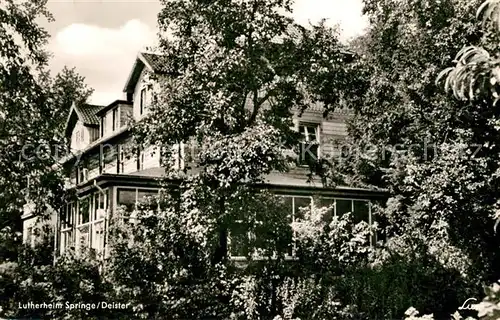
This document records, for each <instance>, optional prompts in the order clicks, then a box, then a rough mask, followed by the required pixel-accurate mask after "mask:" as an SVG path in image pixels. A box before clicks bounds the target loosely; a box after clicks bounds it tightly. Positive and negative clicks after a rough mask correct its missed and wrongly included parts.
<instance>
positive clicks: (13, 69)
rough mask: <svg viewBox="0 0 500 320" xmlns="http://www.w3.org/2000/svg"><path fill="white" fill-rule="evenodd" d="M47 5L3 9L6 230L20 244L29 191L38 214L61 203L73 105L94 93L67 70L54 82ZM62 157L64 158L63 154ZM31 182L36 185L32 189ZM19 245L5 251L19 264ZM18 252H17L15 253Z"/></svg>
mask: <svg viewBox="0 0 500 320" xmlns="http://www.w3.org/2000/svg"><path fill="white" fill-rule="evenodd" d="M45 4H46V1H45V0H36V1H13V0H8V1H5V2H3V3H2V5H1V6H0V22H1V23H2V26H1V27H0V33H1V35H0V41H1V43H2V48H1V49H0V145H1V148H2V150H4V152H3V153H2V156H0V167H1V169H0V176H1V178H0V186H1V189H2V191H1V193H0V208H1V209H0V210H1V211H0V230H2V231H1V232H5V234H6V237H7V238H8V239H10V240H9V241H14V242H15V243H19V240H20V236H19V234H16V232H19V231H20V230H21V228H22V227H21V220H20V216H21V214H22V209H23V208H22V206H23V204H25V201H26V199H25V197H23V196H22V195H25V196H27V195H28V193H27V192H26V190H28V189H29V196H30V198H31V199H30V200H31V201H33V202H34V203H35V204H36V205H35V209H36V211H37V213H38V214H42V213H44V212H45V211H46V209H47V208H48V207H49V206H52V207H57V204H58V202H59V201H60V200H61V196H60V192H61V183H60V182H61V179H60V176H59V173H58V172H57V171H55V170H52V169H51V168H52V166H53V165H54V164H55V163H57V161H58V160H59V159H56V158H57V156H58V152H57V151H58V150H59V148H60V145H61V144H62V143H64V141H62V140H61V128H62V127H63V126H64V123H65V120H66V118H67V115H68V112H69V109H70V107H71V103H72V102H73V101H77V102H80V103H81V102H84V101H85V100H86V99H87V98H88V97H89V95H90V94H91V93H92V90H91V89H89V88H88V87H87V86H86V85H85V84H84V78H82V77H81V76H79V75H78V74H77V73H76V71H75V69H68V68H65V69H63V70H62V72H61V73H59V74H58V75H57V76H56V77H55V78H54V79H53V78H51V77H50V74H49V72H48V71H47V70H46V67H47V61H48V57H49V55H48V52H46V51H45V47H44V46H45V45H46V43H47V39H48V33H47V32H46V31H45V30H44V29H43V28H42V27H40V26H39V25H38V24H37V19H38V18H47V19H48V20H52V16H51V15H50V13H49V12H48V11H47V10H46V8H45ZM59 156H61V154H60V153H59ZM28 181H29V183H30V185H28ZM15 248H16V245H13V246H12V245H9V246H5V247H4V248H2V256H3V257H4V258H5V259H10V260H12V259H15V256H16V252H15ZM12 250H13V251H12Z"/></svg>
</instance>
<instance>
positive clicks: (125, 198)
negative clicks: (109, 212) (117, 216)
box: [116, 189, 136, 213]
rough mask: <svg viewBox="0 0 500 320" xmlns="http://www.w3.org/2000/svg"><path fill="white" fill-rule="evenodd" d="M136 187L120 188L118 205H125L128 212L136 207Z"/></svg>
mask: <svg viewBox="0 0 500 320" xmlns="http://www.w3.org/2000/svg"><path fill="white" fill-rule="evenodd" d="M135 202H136V189H118V199H117V202H116V204H117V206H118V207H119V208H120V207H123V208H124V209H125V212H126V213H131V212H132V211H134V209H135Z"/></svg>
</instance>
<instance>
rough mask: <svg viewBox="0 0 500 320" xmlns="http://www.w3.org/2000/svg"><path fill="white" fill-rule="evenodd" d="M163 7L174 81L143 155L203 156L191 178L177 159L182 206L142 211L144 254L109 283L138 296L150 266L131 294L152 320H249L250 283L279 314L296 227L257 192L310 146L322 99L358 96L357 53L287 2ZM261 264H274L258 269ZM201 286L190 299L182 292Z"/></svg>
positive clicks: (167, 69)
mask: <svg viewBox="0 0 500 320" xmlns="http://www.w3.org/2000/svg"><path fill="white" fill-rule="evenodd" d="M162 3H163V6H164V7H163V9H162V10H161V12H160V14H159V16H158V20H159V25H160V34H168V36H163V37H161V38H160V46H159V53H160V54H161V55H162V58H161V59H162V63H164V66H163V70H162V71H163V72H164V73H165V74H166V75H164V76H158V75H153V74H149V75H148V77H149V79H150V81H151V82H150V86H151V88H152V89H153V104H152V105H151V107H150V108H149V109H148V113H146V115H145V117H144V118H143V119H142V120H141V122H139V123H137V126H136V127H135V136H136V138H137V143H138V147H147V146H152V145H153V146H166V147H165V148H163V150H162V155H163V159H175V158H176V154H175V153H174V151H172V149H171V148H170V147H171V146H174V145H178V144H180V143H183V144H185V145H186V146H187V152H186V154H188V155H189V154H191V152H192V151H193V149H194V148H196V149H197V150H199V152H193V153H194V154H195V156H196V161H191V165H192V167H187V168H185V170H184V172H179V171H177V168H176V167H175V161H168V160H167V161H166V162H165V163H164V164H163V165H164V166H165V167H166V168H167V177H166V178H167V180H166V182H172V181H176V182H178V184H179V186H178V188H174V190H170V191H168V190H169V189H168V188H167V189H166V190H167V191H168V192H167V193H169V194H170V197H171V198H172V199H173V200H168V201H167V205H164V206H161V209H160V211H159V212H158V214H157V216H158V217H148V213H150V211H148V210H145V211H140V212H139V214H138V217H139V219H140V220H139V221H140V222H139V226H138V229H134V232H133V236H132V239H133V240H135V242H134V243H141V244H143V245H141V246H139V247H137V249H135V248H134V247H132V246H129V245H127V243H128V242H125V244H116V245H115V250H118V251H117V253H116V254H114V257H115V259H116V260H114V262H113V263H112V265H114V266H116V267H112V268H113V270H112V271H110V272H111V273H110V274H111V276H112V278H113V279H114V281H116V282H117V283H120V284H121V285H123V286H125V287H127V285H129V284H127V282H129V281H130V279H128V278H127V277H126V274H130V273H129V272H130V271H132V270H134V269H133V268H136V267H137V266H143V265H146V266H148V267H147V268H148V270H150V271H151V272H150V273H148V276H147V279H144V281H141V283H140V284H137V287H138V288H141V290H135V291H134V290H133V289H131V288H129V290H125V291H124V292H126V293H125V294H126V296H128V297H129V296H132V297H133V299H134V300H137V299H139V301H141V305H144V306H145V307H146V304H145V303H144V302H145V301H151V302H153V303H148V304H147V306H148V309H147V310H146V309H145V313H146V314H147V315H148V316H150V317H151V316H155V315H157V314H164V312H165V310H169V314H175V315H176V316H178V317H181V318H182V317H192V318H197V317H200V316H205V317H207V316H210V317H216V318H219V317H223V318H225V317H229V316H231V312H232V311H234V313H235V315H234V316H235V317H240V316H242V315H244V314H245V313H246V311H244V310H240V309H238V308H236V307H235V309H234V310H231V308H230V307H228V306H231V305H233V304H232V303H233V302H234V303H236V304H238V303H237V302H236V301H240V300H239V298H238V292H240V291H244V290H243V289H242V288H243V287H245V283H246V281H249V282H251V283H255V284H256V286H257V287H258V288H260V289H259V290H257V291H256V292H258V293H260V294H261V296H260V298H259V299H258V301H257V302H256V304H255V305H254V307H255V308H256V309H255V310H256V311H255V312H257V314H259V315H260V316H262V317H271V316H274V315H277V314H278V313H279V312H280V311H279V306H278V305H279V303H278V301H277V300H278V297H277V296H276V288H277V286H278V284H277V282H279V281H281V280H282V278H283V275H282V274H281V273H280V272H281V271H280V270H281V269H282V268H286V267H285V266H286V264H285V263H283V261H284V259H285V256H286V253H287V251H288V242H289V241H290V240H291V230H290V227H289V226H288V227H287V219H286V218H285V216H284V213H283V210H280V209H279V208H280V206H281V207H282V206H283V204H281V203H280V202H279V201H277V200H276V199H274V198H273V197H270V196H266V194H265V193H261V192H259V191H258V188H257V189H255V187H256V186H258V184H259V183H260V182H262V181H263V178H264V177H265V175H266V174H268V173H270V172H273V171H278V172H285V171H286V170H287V169H288V168H289V166H290V165H291V164H292V160H291V159H290V158H289V157H287V156H286V152H285V151H287V150H288V149H293V148H294V147H295V146H296V145H298V141H299V140H298V139H299V135H298V133H297V132H295V131H294V130H293V128H292V127H293V124H292V115H293V114H294V113H296V114H298V113H300V112H302V111H303V110H304V109H305V108H307V107H308V106H309V105H310V104H311V103H316V102H318V103H323V104H324V105H325V106H326V108H328V109H333V107H334V106H337V107H342V103H343V99H344V95H345V94H346V92H347V91H348V90H351V89H352V91H355V89H356V88H357V86H356V85H355V82H354V81H357V79H358V78H357V77H355V76H354V75H353V74H352V73H353V72H355V71H356V64H355V63H354V54H353V53H352V52H349V51H348V50H347V48H346V47H345V46H344V45H342V44H341V43H340V42H339V41H338V37H337V33H336V31H335V30H333V29H329V28H327V27H326V26H325V25H324V24H319V25H317V26H311V27H309V28H304V27H301V26H299V25H297V24H296V23H294V22H293V20H292V19H291V18H289V17H288V16H287V15H286V13H289V12H290V6H291V2H290V1H287V0H284V1H283V0H277V1H275V0H265V1H264V0H251V1H218V0H217V1H210V2H206V1H199V0H193V1H178V0H173V1H163V2H162ZM353 88H354V89H353ZM186 162H187V163H188V162H189V161H188V160H187V159H186ZM315 165H316V164H314V163H312V164H311V166H312V167H314V166H315ZM174 179H175V180H174ZM160 204H162V202H160ZM168 204H170V205H168ZM274 208H275V209H274ZM141 212H142V213H141ZM142 224H144V225H142ZM238 234H239V239H238V240H241V241H243V243H245V242H246V243H245V247H246V249H244V250H246V252H245V253H244V254H245V255H246V256H247V258H248V264H246V267H244V268H243V271H242V270H241V268H236V266H235V265H234V263H233V262H232V261H231V260H230V259H229V256H230V254H231V253H230V251H231V249H230V246H231V244H230V242H229V238H230V237H229V236H230V235H232V236H231V238H232V239H235V237H236V235H238ZM247 234H251V235H253V236H252V237H250V239H247V238H246V237H245V235H247ZM252 239H253V240H252ZM158 241H160V242H159V243H158ZM233 244H234V242H233ZM140 249H141V250H140ZM188 249H189V250H188ZM233 250H234V248H233ZM172 252H173V253H172ZM256 255H257V256H260V257H262V258H263V260H260V259H258V260H255V261H253V259H252V258H253V257H254V256H256ZM159 266H161V267H162V269H160V270H157V268H159ZM167 269H168V270H170V271H169V272H165V271H164V270H167ZM181 271H182V272H181ZM195 271H196V272H195ZM242 274H243V275H248V277H244V276H243V275H242ZM197 275H200V277H201V278H199V277H198V276H197ZM252 275H260V276H259V277H258V278H257V279H255V278H252ZM121 277H124V278H123V279H122V281H120V278H121ZM193 282H194V283H196V284H197V285H195V286H194V288H195V289H192V290H193V291H192V294H191V293H189V292H188V291H187V289H184V288H183V286H184V285H185V284H186V283H191V284H192V283H193ZM238 288H239V289H238ZM148 292H149V293H148ZM150 293H151V294H150ZM233 294H236V296H237V297H234V296H233ZM242 294H243V293H242ZM167 296H169V297H173V301H170V300H166V299H165V297H167ZM188 306H189V307H188ZM233 306H234V305H233ZM195 307H199V309H196V310H193V308H195ZM186 308H187V309H186ZM161 310H163V312H162V311H161ZM236 310H238V311H242V314H240V313H239V312H237V311H236ZM252 312H253V311H252ZM252 314H253V313H252ZM236 315H238V316H236Z"/></svg>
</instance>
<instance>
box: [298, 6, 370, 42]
mask: <svg viewBox="0 0 500 320" xmlns="http://www.w3.org/2000/svg"><path fill="white" fill-rule="evenodd" d="M362 9H363V3H362V0H297V1H296V2H295V5H294V7H293V16H294V18H295V19H296V21H297V22H299V23H301V24H307V23H309V22H311V23H317V22H318V21H320V20H321V19H324V18H326V19H327V24H328V25H331V26H333V25H337V24H338V25H339V27H340V29H341V30H340V31H341V37H342V38H343V39H348V38H351V37H354V36H356V35H359V34H361V33H363V31H364V30H365V29H366V28H367V27H368V20H367V18H366V17H364V16H363V15H362Z"/></svg>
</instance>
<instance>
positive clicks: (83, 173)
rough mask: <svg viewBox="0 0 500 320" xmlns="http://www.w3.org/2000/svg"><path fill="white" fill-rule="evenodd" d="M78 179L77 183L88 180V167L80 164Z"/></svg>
mask: <svg viewBox="0 0 500 320" xmlns="http://www.w3.org/2000/svg"><path fill="white" fill-rule="evenodd" d="M76 170H77V180H76V183H83V182H85V181H87V180H88V169H87V168H82V167H81V166H79V167H78V168H77V169H76Z"/></svg>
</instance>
